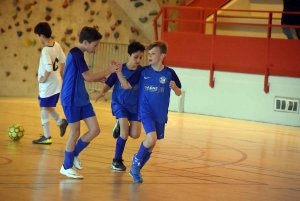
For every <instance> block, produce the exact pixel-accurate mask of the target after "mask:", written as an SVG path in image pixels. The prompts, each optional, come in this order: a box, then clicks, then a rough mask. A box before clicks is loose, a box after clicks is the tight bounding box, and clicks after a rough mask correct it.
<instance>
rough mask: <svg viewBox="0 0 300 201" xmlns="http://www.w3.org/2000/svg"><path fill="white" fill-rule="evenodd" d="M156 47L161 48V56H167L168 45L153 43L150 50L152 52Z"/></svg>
mask: <svg viewBox="0 0 300 201" xmlns="http://www.w3.org/2000/svg"><path fill="white" fill-rule="evenodd" d="M154 47H159V49H160V53H161V54H167V51H168V47H167V44H166V43H165V42H163V41H155V42H153V43H151V44H150V45H149V47H148V50H151V49H152V48H154Z"/></svg>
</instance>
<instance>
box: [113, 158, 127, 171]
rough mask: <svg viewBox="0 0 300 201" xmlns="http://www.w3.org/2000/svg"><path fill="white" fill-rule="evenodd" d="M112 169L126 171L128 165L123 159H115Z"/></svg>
mask: <svg viewBox="0 0 300 201" xmlns="http://www.w3.org/2000/svg"><path fill="white" fill-rule="evenodd" d="M111 169H112V170H117V171H125V170H126V166H125V165H124V164H123V160H122V159H113V163H112V164H111Z"/></svg>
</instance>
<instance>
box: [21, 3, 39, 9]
mask: <svg viewBox="0 0 300 201" xmlns="http://www.w3.org/2000/svg"><path fill="white" fill-rule="evenodd" d="M35 4H37V2H34V3H28V4H26V5H25V6H24V10H29V9H30V8H31V6H33V5H35Z"/></svg>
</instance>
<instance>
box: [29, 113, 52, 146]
mask: <svg viewBox="0 0 300 201" xmlns="http://www.w3.org/2000/svg"><path fill="white" fill-rule="evenodd" d="M41 122H42V126H43V132H44V134H43V135H42V136H41V137H40V138H39V139H37V140H33V141H32V143H34V144H52V139H51V136H50V119H49V111H48V110H47V108H45V107H42V108H41Z"/></svg>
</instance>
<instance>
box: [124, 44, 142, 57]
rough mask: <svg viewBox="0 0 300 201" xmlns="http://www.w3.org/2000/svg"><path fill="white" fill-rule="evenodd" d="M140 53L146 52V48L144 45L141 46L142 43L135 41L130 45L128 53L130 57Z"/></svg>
mask: <svg viewBox="0 0 300 201" xmlns="http://www.w3.org/2000/svg"><path fill="white" fill-rule="evenodd" d="M138 51H141V52H144V51H145V46H144V45H143V44H141V43H140V42H136V41H134V42H132V43H130V44H129V45H128V50H127V52H128V54H129V55H132V54H133V53H135V52H138Z"/></svg>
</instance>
